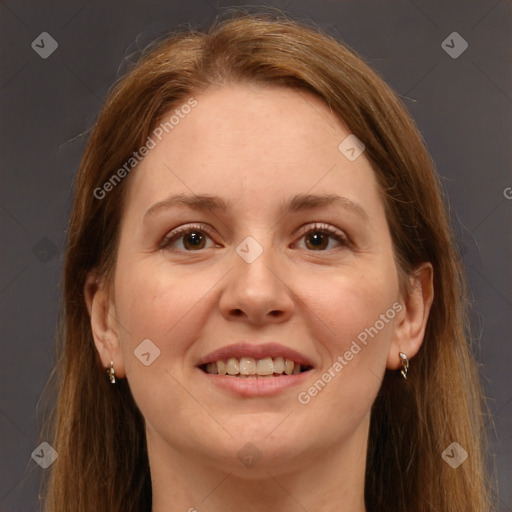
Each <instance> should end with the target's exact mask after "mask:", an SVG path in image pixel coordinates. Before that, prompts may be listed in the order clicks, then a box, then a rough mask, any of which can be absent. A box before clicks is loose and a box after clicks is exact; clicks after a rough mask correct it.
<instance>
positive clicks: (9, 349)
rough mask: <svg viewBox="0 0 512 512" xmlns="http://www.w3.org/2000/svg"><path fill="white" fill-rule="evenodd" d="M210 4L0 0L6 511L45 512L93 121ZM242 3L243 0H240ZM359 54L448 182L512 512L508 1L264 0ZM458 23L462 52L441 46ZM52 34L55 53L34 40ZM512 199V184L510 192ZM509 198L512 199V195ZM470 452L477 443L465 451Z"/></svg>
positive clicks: (1, 497)
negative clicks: (394, 96)
mask: <svg viewBox="0 0 512 512" xmlns="http://www.w3.org/2000/svg"><path fill="white" fill-rule="evenodd" d="M232 5H235V4H234V3H232V2H229V3H228V2H218V3H216V2H215V1H214V0H210V1H206V0H197V1H186V2H185V1H178V2H162V1H160V2H158V1H150V2H144V3H143V2H135V1H129V2H124V3H123V2H120V1H110V2H108V4H107V3H106V2H105V3H100V2H99V1H93V0H91V1H67V2H63V1H53V2H45V3H44V4H43V3H42V2H41V3H36V2H26V1H15V0H9V1H4V2H1V3H0V24H1V28H0V38H1V52H2V58H1V73H0V94H1V101H0V105H1V117H0V119H1V124H0V129H1V133H0V141H1V158H2V165H1V172H2V177H1V184H2V185H1V193H0V222H1V233H2V243H1V252H0V254H1V275H0V304H1V306H0V311H1V315H2V323H1V334H0V336H1V347H2V356H1V357H0V376H1V392H0V431H1V445H0V511H2V512H10V511H16V512H19V511H22V510H37V509H38V503H37V492H38V485H39V481H40V478H41V474H42V472H43V471H44V470H43V469H41V468H40V467H39V466H38V465H37V464H36V463H35V462H34V460H32V459H31V453H32V452H33V450H34V449H35V448H36V446H37V444H38V441H37V439H38V438H37V432H38V423H37V414H36V405H37V403H38V400H39V398H40V396H41V392H42V390H43V387H44V385H45V382H46V380H47V378H48V376H49V372H50V369H51V367H52V364H53V343H54V335H55V323H56V316H57V311H58V301H59V289H58V286H59V279H60V272H61V268H62V258H63V247H64V231H65V228H66V222H67V218H68V215H69V211H70V207H71V197H70V189H71V185H72V181H73V178H74V176H75V173H76V170H77V167H78V164H79V161H80V157H81V154H82V152H83V149H84V146H85V141H86V140H87V137H88V134H89V130H90V127H91V124H92V122H93V120H94V118H95V116H96V115H97V112H98V109H99V108H100V106H101V104H102V101H103V100H104V98H105V93H106V91H107V89H108V88H109V86H110V85H111V84H112V82H113V81H114V79H115V78H116V77H117V76H118V73H119V72H120V71H121V72H122V71H123V69H124V67H123V62H124V61H125V58H126V56H128V55H129V54H131V53H133V52H134V51H135V50H136V49H137V47H140V48H143V47H144V46H145V45H146V44H147V43H148V42H149V41H151V40H152V39H153V38H154V37H156V36H158V35H161V34H162V32H163V31H165V30H169V29H173V28H174V27H176V25H181V24H184V23H186V22H190V23H191V24H192V25H193V26H196V25H198V24H199V25H200V26H203V27H205V26H207V25H208V24H209V23H210V22H211V21H212V20H213V19H214V17H215V15H216V13H217V12H218V10H219V9H221V10H222V9H223V8H224V7H225V6H232ZM236 5H244V3H243V2H241V3H238V4H236ZM266 5H273V6H276V7H279V8H282V9H285V10H286V11H287V12H289V13H291V14H292V15H296V16H298V17H300V18H308V19H312V20H314V21H315V22H316V23H317V24H318V25H319V26H321V27H322V28H324V29H325V30H327V31H328V32H330V33H331V34H333V35H335V36H337V37H339V38H340V39H342V40H343V41H345V42H346V43H347V44H349V45H350V46H351V47H352V48H354V49H355V50H356V51H357V52H359V53H360V54H361V55H362V56H363V57H364V58H365V59H366V60H367V61H368V62H369V63H370V64H371V65H372V66H373V67H374V68H375V69H376V70H377V71H378V72H380V73H381V74H382V76H383V77H384V78H385V79H386V80H387V82H388V83H389V84H390V85H391V86H392V87H393V89H394V90H395V91H396V92H397V93H398V94H399V95H400V96H401V97H402V99H403V100H404V102H405V104H406V106H407V108H408V109H409V110H410V112H411V113H412V115H413V116H414V118H415V119H416V121H417V123H418V125H419V127H420V129H421V132H422V134H423V136H424V138H425V141H426V143H427V146H428V148H429V150H430V152H431V154H432V156H433V158H434V161H435V163H436V166H437V169H438V171H439V173H440V175H441V176H442V177H443V184H444V187H445V190H446V192H447V194H448V198H449V203H450V212H451V216H452V222H453V225H454V229H455V232H456V235H457V239H458V242H459V244H460V247H461V249H462V253H463V255H464V260H465V265H466V269H467V272H468V276H469V282H470V286H471V292H472V304H473V314H472V325H473V328H474V334H475V336H476V337H477V341H478V343H477V345H476V347H475V350H476V355H477V357H478V360H479V361H480V362H481V364H482V378H483V380H484V385H485V390H486V394H487V396H488V397H489V399H490V401H489V404H490V408H491V411H492V412H493V414H494V426H493V424H492V423H491V422H490V421H489V428H490V432H491V436H492V449H493V452H494V453H495V454H496V462H497V467H498V472H497V475H496V478H497V479H498V480H499V482H500V486H499V500H498V504H499V510H500V511H511V510H512V495H511V489H510V476H511V474H512V472H511V459H512V457H511V452H512V440H511V431H512V428H511V427H512V406H511V403H512V386H511V379H510V365H511V359H512V358H511V350H512V349H511V339H510V333H511V324H510V318H511V305H512V303H511V300H512V294H511V290H512V287H511V266H510V253H511V251H510V248H511V243H510V242H511V236H510V235H511V231H510V224H509V221H510V211H511V209H512V200H510V199H507V198H506V197H505V193H506V192H505V193H504V191H506V190H507V187H512V177H511V175H510V172H509V171H510V164H511V153H510V141H511V135H512V133H511V132H512V130H511V127H512V124H511V115H510V114H511V112H512V105H511V102H512V92H511V89H512V88H511V83H512V82H511V70H512V67H511V62H512V61H511V53H512V50H511V49H512V45H511V30H510V28H511V12H512V4H511V1H510V0H499V1H496V0H489V1H487V0H485V1H467V0H458V1H453V0H452V1H450V2H446V1H444V2H442V1H426V0H425V1H420V0H415V1H412V0H404V1H389V0H388V1H368V0H364V1H361V0H357V1H337V2H335V1H323V2H304V1H302V2H300V1H282V2H268V3H266ZM454 31H456V32H458V33H459V34H460V35H461V36H462V37H463V38H464V39H465V40H466V41H467V42H468V44H469V47H468V49H467V50H466V51H465V52H464V53H463V54H462V55H460V56H459V57H458V58H457V59H453V58H451V57H450V56H449V55H448V54H447V53H446V52H445V51H444V49H443V48H442V47H441V43H442V42H443V41H444V40H445V39H446V38H447V36H448V35H449V34H451V33H452V32H454ZM42 32H48V33H49V34H51V36H52V37H53V38H54V39H55V40H56V41H57V42H58V45H59V46H58V49H57V50H56V51H55V53H53V54H52V55H51V56H50V57H49V58H47V59H43V58H41V57H40V56H39V55H38V54H37V53H36V52H35V51H34V50H33V49H32V47H31V43H32V41H34V40H35V39H36V38H37V36H39V34H41V33H42ZM510 195H512V191H511V194H510ZM510 195H509V197H510ZM465 448H466V449H467V451H468V452H470V453H471V447H465Z"/></svg>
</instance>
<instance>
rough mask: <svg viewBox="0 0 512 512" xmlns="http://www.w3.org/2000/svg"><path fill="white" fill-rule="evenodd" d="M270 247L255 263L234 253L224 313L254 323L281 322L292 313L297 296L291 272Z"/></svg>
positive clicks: (224, 302) (226, 287) (222, 302)
mask: <svg viewBox="0 0 512 512" xmlns="http://www.w3.org/2000/svg"><path fill="white" fill-rule="evenodd" d="M271 253H272V250H271V249H264V250H263V252H262V253H261V255H260V256H259V257H258V258H257V259H256V260H255V261H253V262H252V263H248V262H247V261H245V260H244V259H242V258H241V257H239V256H238V254H236V253H235V254H234V255H233V256H234V264H235V268H234V269H233V270H232V271H231V272H229V274H228V281H227V283H226V285H225V288H224V290H223V293H222V296H221V298H220V309H221V312H222V315H223V316H224V317H225V318H226V319H228V320H230V321H233V320H240V321H244V322H248V323H251V324H253V325H262V324H265V323H281V322H285V321H287V320H289V318H290V317H291V316H292V314H293V309H294V300H293V294H292V291H291V288H290V283H289V274H288V273H287V272H286V271H284V270H283V265H278V264H277V258H276V257H275V255H273V254H271Z"/></svg>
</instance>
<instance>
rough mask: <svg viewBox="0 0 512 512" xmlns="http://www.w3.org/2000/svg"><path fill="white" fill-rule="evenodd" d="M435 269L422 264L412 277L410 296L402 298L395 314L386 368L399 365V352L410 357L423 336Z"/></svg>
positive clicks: (432, 295)
mask: <svg viewBox="0 0 512 512" xmlns="http://www.w3.org/2000/svg"><path fill="white" fill-rule="evenodd" d="M433 279H434V269H433V267H432V264H431V263H428V262H426V263H422V264H421V265H420V266H419V267H418V268H417V269H416V271H415V272H414V275H413V276H412V278H411V280H412V288H411V292H410V293H409V295H408V296H407V297H405V298H402V302H401V303H402V304H403V306H404V307H403V309H402V310H401V311H400V313H399V314H398V315H397V316H396V324H395V332H394V335H393V339H392V341H391V345H390V348H389V353H388V359H387V364H386V366H387V368H389V369H391V370H398V369H399V368H401V366H402V362H401V359H400V356H399V352H403V353H404V354H406V355H407V357H408V358H409V359H412V358H413V357H414V356H415V355H416V354H417V353H418V350H419V349H420V347H421V344H422V343H423V338H424V336H425V328H426V325H427V320H428V315H429V313H430V307H431V306H432V301H433V300H434V284H433Z"/></svg>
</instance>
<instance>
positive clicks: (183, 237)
mask: <svg viewBox="0 0 512 512" xmlns="http://www.w3.org/2000/svg"><path fill="white" fill-rule="evenodd" d="M208 239H210V240H211V238H210V237H209V236H208V234H207V233H206V232H205V229H203V228H202V227H201V228H200V227H197V226H184V227H181V228H178V229H175V230H174V231H172V232H171V233H169V234H168V235H167V236H166V237H165V238H164V239H163V240H162V242H161V244H160V249H167V250H169V251H183V252H192V251H199V250H201V249H205V248H207V247H206V243H207V240H208Z"/></svg>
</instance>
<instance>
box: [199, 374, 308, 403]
mask: <svg viewBox="0 0 512 512" xmlns="http://www.w3.org/2000/svg"><path fill="white" fill-rule="evenodd" d="M199 371H200V372H201V373H202V374H203V375H204V376H205V377H206V378H207V379H208V380H209V381H210V382H211V383H212V384H213V385H214V386H217V387H218V388H220V389H222V390H224V391H227V392H230V393H233V394H235V395H239V396H245V397H260V396H275V395H278V394H279V393H281V392H282V391H285V390H286V389H289V388H292V387H294V386H297V385H299V384H301V383H303V382H304V381H305V380H306V379H307V378H308V375H309V374H310V373H311V370H308V371H306V372H302V373H299V374H297V375H286V374H284V375H281V376H279V377H267V378H265V377H263V378H259V377H248V378H245V377H233V376H230V375H217V374H211V373H206V372H203V371H202V370H200V369H199Z"/></svg>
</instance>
